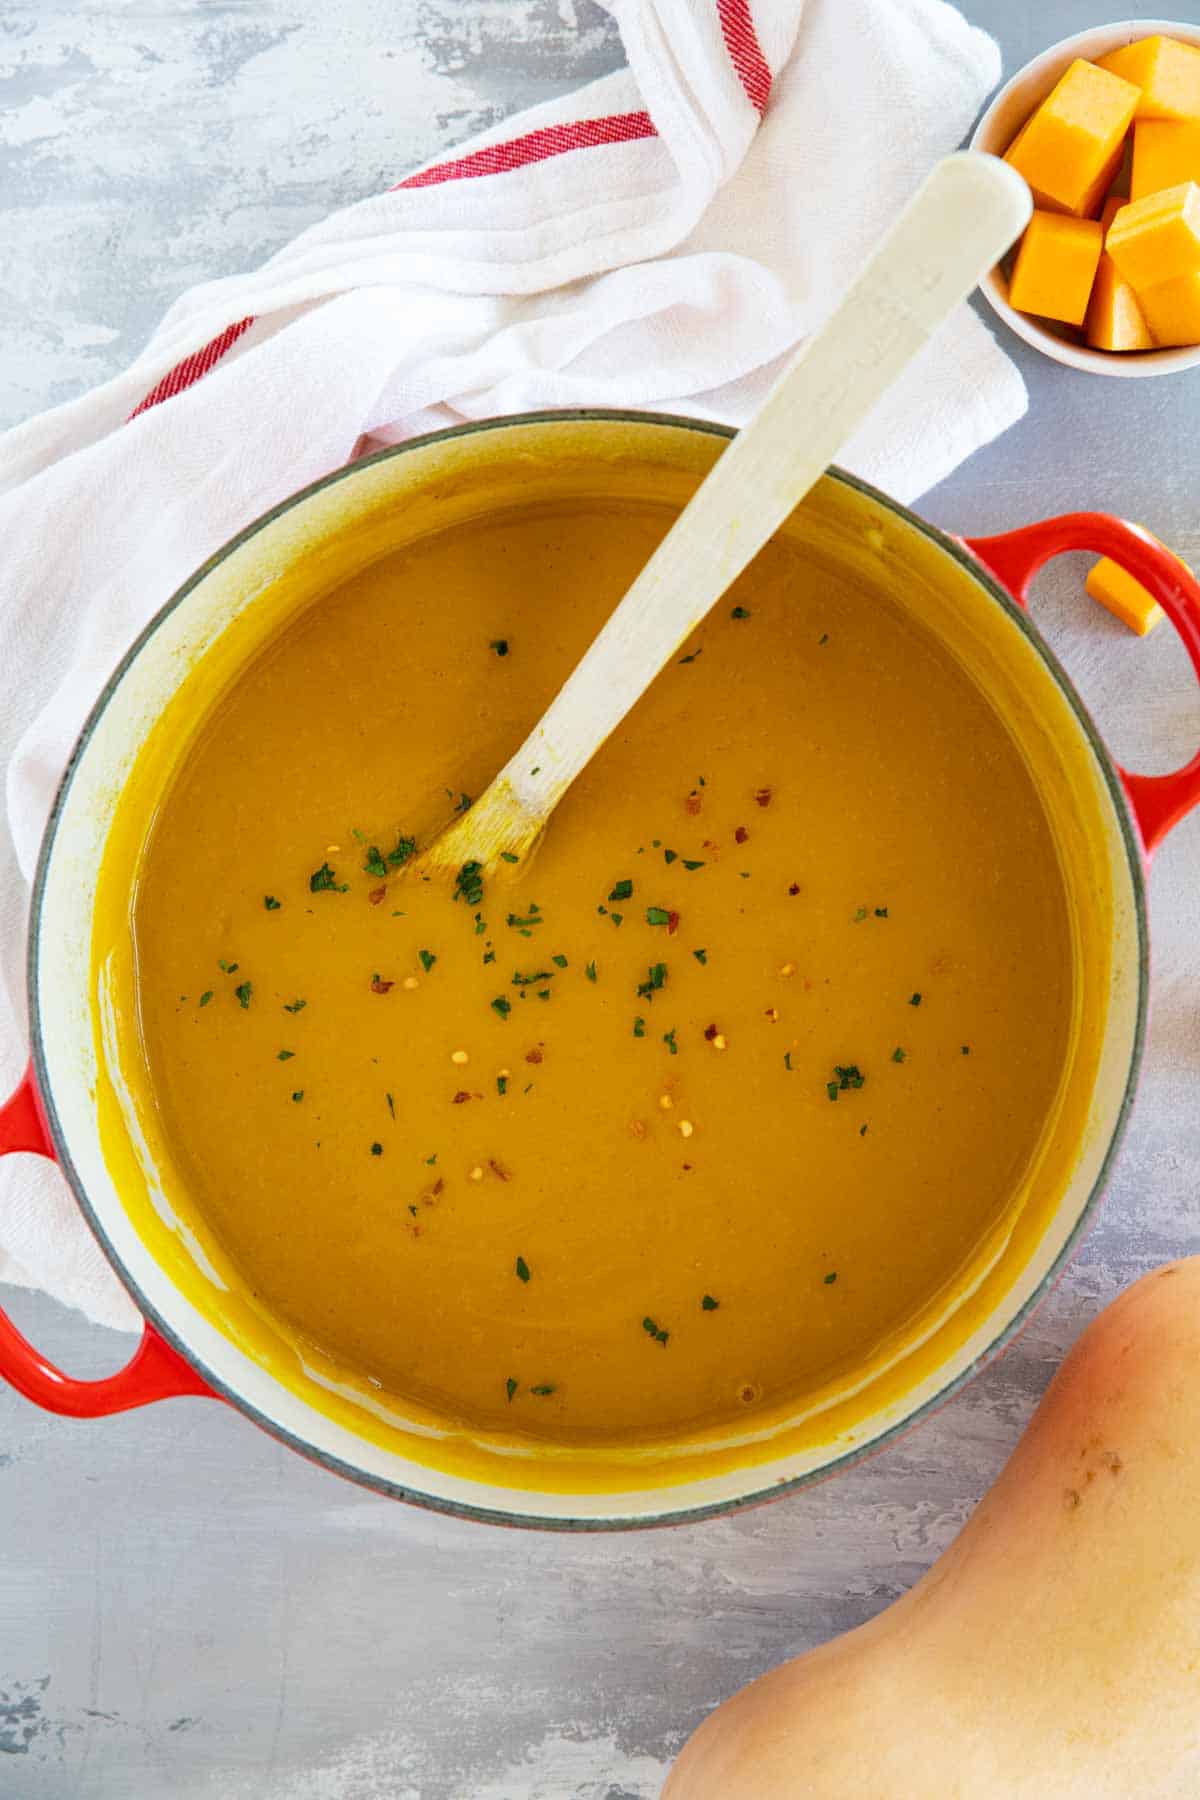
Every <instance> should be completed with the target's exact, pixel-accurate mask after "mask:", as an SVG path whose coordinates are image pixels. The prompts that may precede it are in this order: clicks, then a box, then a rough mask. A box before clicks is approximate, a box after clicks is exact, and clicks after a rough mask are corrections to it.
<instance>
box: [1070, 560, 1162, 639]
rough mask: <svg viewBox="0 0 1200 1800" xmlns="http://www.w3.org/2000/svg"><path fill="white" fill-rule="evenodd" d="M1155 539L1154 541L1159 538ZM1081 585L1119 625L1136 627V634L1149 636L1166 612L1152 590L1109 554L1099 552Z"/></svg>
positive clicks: (1131, 628)
mask: <svg viewBox="0 0 1200 1800" xmlns="http://www.w3.org/2000/svg"><path fill="white" fill-rule="evenodd" d="M1154 541H1155V543H1157V542H1158V539H1157V538H1155V540H1154ZM1163 548H1164V549H1165V548H1166V546H1165V545H1164V546H1163ZM1084 586H1085V587H1086V589H1087V591H1088V593H1089V594H1090V595H1091V596H1092V599H1093V600H1098V601H1099V602H1100V604H1101V606H1105V607H1107V608H1108V610H1109V612H1110V613H1112V615H1113V617H1114V618H1117V619H1120V621H1121V623H1122V625H1128V627H1129V629H1130V631H1136V632H1137V634H1138V636H1139V637H1148V636H1149V634H1150V633H1151V632H1152V631H1153V630H1154V627H1155V626H1156V625H1161V624H1162V622H1163V620H1164V619H1165V618H1166V616H1167V615H1166V613H1164V611H1163V609H1162V607H1161V606H1160V605H1159V604H1158V601H1157V600H1156V599H1155V598H1154V596H1153V594H1151V593H1150V592H1149V591H1148V590H1147V589H1146V588H1144V587H1143V586H1142V584H1141V582H1140V581H1135V580H1134V578H1133V576H1132V575H1131V574H1130V573H1129V571H1128V569H1123V568H1122V567H1121V565H1120V563H1115V562H1114V561H1113V560H1112V557H1111V556H1102V557H1101V558H1100V561H1099V562H1098V563H1093V564H1092V566H1091V568H1090V569H1089V570H1088V572H1087V579H1086V581H1085V582H1084Z"/></svg>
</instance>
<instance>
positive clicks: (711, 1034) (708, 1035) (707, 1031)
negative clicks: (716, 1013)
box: [704, 1025, 717, 1044]
mask: <svg viewBox="0 0 1200 1800" xmlns="http://www.w3.org/2000/svg"><path fill="white" fill-rule="evenodd" d="M716 1035H717V1028H716V1026H715V1025H706V1026H705V1027H704V1036H705V1039H706V1040H707V1042H708V1043H710V1044H711V1043H712V1041H713V1039H714V1038H715V1037H716Z"/></svg>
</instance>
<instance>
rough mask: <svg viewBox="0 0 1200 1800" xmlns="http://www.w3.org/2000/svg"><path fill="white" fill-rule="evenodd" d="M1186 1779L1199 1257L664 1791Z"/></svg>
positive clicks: (1112, 1328) (1145, 1292) (1192, 1763)
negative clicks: (967, 1511)
mask: <svg viewBox="0 0 1200 1800" xmlns="http://www.w3.org/2000/svg"><path fill="white" fill-rule="evenodd" d="M805 1795H817V1796H821V1797H828V1800H834V1796H836V1800H959V1797H961V1800H1000V1797H1001V1796H1003V1797H1004V1800H1014V1797H1026V1796H1027V1797H1029V1800H1033V1797H1036V1800H1085V1797H1086V1800H1108V1797H1109V1796H1111V1797H1112V1800H1160V1797H1165V1796H1184V1795H1186V1796H1189V1797H1190V1800H1195V1797H1196V1796H1200V1257H1193V1258H1191V1259H1189V1260H1188V1261H1185V1262H1179V1263H1174V1264H1171V1265H1169V1266H1168V1267H1166V1268H1162V1269H1158V1270H1155V1271H1154V1272H1153V1273H1152V1274H1150V1275H1147V1276H1145V1277H1144V1278H1143V1279H1142V1280H1141V1281H1139V1282H1137V1284H1136V1285H1135V1286H1133V1287H1131V1288H1130V1289H1128V1290H1127V1291H1126V1292H1125V1293H1124V1294H1123V1295H1122V1296H1121V1297H1120V1298H1119V1299H1118V1300H1117V1301H1116V1302H1114V1304H1113V1305H1112V1306H1110V1307H1109V1308H1108V1310H1107V1311H1106V1312H1104V1313H1103V1314H1101V1316H1100V1317H1099V1318H1098V1319H1097V1320H1096V1321H1095V1322H1094V1323H1093V1324H1092V1326H1091V1327H1090V1328H1089V1330H1088V1331H1087V1332H1086V1333H1085V1334H1084V1336H1083V1337H1082V1338H1081V1339H1080V1341H1079V1343H1078V1344H1077V1345H1076V1347H1075V1348H1074V1350H1073V1351H1072V1352H1071V1354H1070V1356H1069V1357H1068V1358H1067V1360H1066V1362H1065V1363H1064V1364H1063V1367H1062V1369H1061V1370H1060V1372H1059V1374H1058V1375H1057V1377H1056V1378H1055V1380H1054V1382H1053V1383H1052V1384H1051V1386H1050V1388H1049V1390H1048V1392H1047V1394H1046V1396H1045V1398H1044V1400H1043V1401H1042V1404H1041V1406H1040V1407H1039V1408H1038V1411H1037V1413H1036V1414H1035V1416H1034V1418H1033V1420H1032V1422H1031V1424H1030V1426H1029V1429H1028V1431H1027V1432H1026V1434H1025V1436H1024V1438H1023V1439H1022V1440H1021V1442H1020V1444H1019V1445H1018V1446H1017V1448H1016V1450H1015V1452H1014V1453H1013V1455H1012V1457H1011V1459H1010V1460H1009V1462H1008V1464H1007V1466H1006V1468H1005V1469H1004V1471H1003V1473H1002V1474H1001V1476H1000V1478H999V1480H998V1481H997V1483H996V1485H995V1487H994V1488H993V1489H992V1491H991V1493H990V1494H988V1496H987V1497H986V1499H984V1500H983V1501H982V1503H981V1504H980V1505H979V1507H978V1508H977V1509H976V1511H975V1512H974V1514H973V1515H972V1517H971V1518H970V1520H969V1521H968V1522H967V1524H966V1525H965V1526H964V1528H963V1530H962V1532H961V1533H960V1534H959V1536H958V1538H957V1539H956V1540H955V1542H954V1543H953V1544H952V1545H951V1546H950V1548H949V1549H948V1550H947V1551H946V1552H945V1554H944V1555H943V1556H942V1557H941V1558H940V1560H939V1561H938V1562H937V1563H935V1565H934V1566H933V1568H932V1569H930V1570H929V1572H928V1574H926V1575H925V1576H924V1577H923V1578H922V1580H920V1581H919V1582H918V1583H917V1585H916V1586H915V1587H914V1588H913V1589H912V1591H911V1592H910V1593H908V1594H906V1595H904V1597H903V1598H902V1599H900V1600H898V1601H896V1602H895V1604H894V1605H892V1606H891V1607H889V1608H888V1610H887V1611H886V1612H884V1613H882V1614H880V1616H879V1617H878V1618H876V1619H873V1620H871V1621H870V1623H869V1624H867V1625H863V1626H860V1627H859V1629H858V1630H856V1631H852V1632H850V1633H848V1635H847V1636H845V1637H843V1638H841V1639H839V1640H837V1641H836V1642H834V1643H831V1644H826V1645H824V1646H822V1647H821V1648H820V1649H818V1650H814V1651H811V1652H810V1653H809V1654H808V1655H806V1656H802V1657H799V1658H797V1659H796V1660H795V1661H794V1662H790V1663H785V1664H784V1665H783V1666H782V1667H781V1668H778V1669H775V1670H773V1671H772V1672H771V1673H770V1674H768V1675H764V1676H763V1677H761V1679H759V1680H758V1681H755V1682H753V1683H752V1684H751V1685H750V1686H749V1687H747V1688H745V1689H743V1690H742V1692H741V1693H739V1694H736V1695H734V1697H733V1698H732V1699H731V1700H729V1701H727V1702H726V1703H725V1705H723V1706H721V1707H719V1708H718V1709H717V1710H716V1712H714V1713H713V1714H712V1715H711V1717H710V1718H708V1719H707V1720H706V1721H705V1722H704V1724H703V1725H701V1726H700V1728H699V1729H698V1730H697V1731H696V1733H695V1734H694V1736H693V1737H692V1738H691V1739H690V1740H689V1742H688V1743H687V1744H686V1745H685V1746H684V1749H683V1751H682V1753H681V1755H680V1757H679V1759H678V1761H677V1762H676V1764H675V1766H674V1768H673V1769H672V1771H671V1774H670V1776H669V1777H668V1780H667V1783H666V1787H665V1789H664V1791H663V1800H785V1797H786V1800H793V1797H797V1800H798V1797H799V1796H805Z"/></svg>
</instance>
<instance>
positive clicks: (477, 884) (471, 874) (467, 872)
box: [454, 860, 483, 906]
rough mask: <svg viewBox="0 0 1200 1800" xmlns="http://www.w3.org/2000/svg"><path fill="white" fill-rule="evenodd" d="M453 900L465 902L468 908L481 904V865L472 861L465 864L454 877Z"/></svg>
mask: <svg viewBox="0 0 1200 1800" xmlns="http://www.w3.org/2000/svg"><path fill="white" fill-rule="evenodd" d="M454 898H455V899H456V900H465V901H466V903H467V905H468V906H479V905H481V904H482V902H483V864H482V863H481V862H478V861H475V860H472V861H471V862H465V863H464V864H463V866H462V868H461V869H460V870H459V871H458V874H457V875H456V876H455V877H454Z"/></svg>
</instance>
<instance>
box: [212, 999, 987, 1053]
mask: <svg viewBox="0 0 1200 1800" xmlns="http://www.w3.org/2000/svg"><path fill="white" fill-rule="evenodd" d="M200 1004H201V1006H203V1004H204V1002H203V1001H201V1002H200ZM962 1053H963V1055H964V1056H970V1054H971V1046H970V1044H964V1045H963V1046H962Z"/></svg>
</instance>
